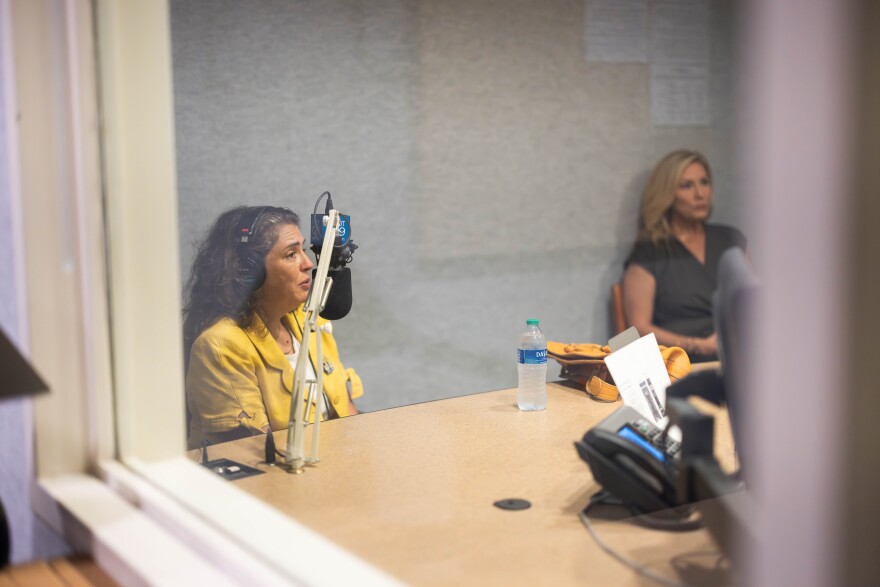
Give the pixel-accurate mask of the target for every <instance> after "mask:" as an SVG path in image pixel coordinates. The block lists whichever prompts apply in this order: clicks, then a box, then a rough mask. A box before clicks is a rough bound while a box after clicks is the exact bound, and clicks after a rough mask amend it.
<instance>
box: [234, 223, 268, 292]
mask: <svg viewBox="0 0 880 587" xmlns="http://www.w3.org/2000/svg"><path fill="white" fill-rule="evenodd" d="M267 208H268V206H254V207H252V208H247V209H246V210H245V211H244V212H243V213H242V215H241V220H240V221H239V223H238V230H237V231H236V232H237V234H236V238H237V239H238V260H239V277H241V281H242V282H243V283H244V284H245V285H247V286H248V287H250V288H251V289H253V290H257V289H260V288H261V287H262V286H263V282H264V281H266V262H265V260H264V259H263V256H262V255H260V253H258V252H257V251H255V250H254V249H253V248H252V247H251V244H252V242H253V238H254V229H255V228H256V226H257V221H258V220H259V219H260V216H262V215H263V212H265V211H266V209H267Z"/></svg>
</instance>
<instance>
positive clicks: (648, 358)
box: [605, 332, 670, 428]
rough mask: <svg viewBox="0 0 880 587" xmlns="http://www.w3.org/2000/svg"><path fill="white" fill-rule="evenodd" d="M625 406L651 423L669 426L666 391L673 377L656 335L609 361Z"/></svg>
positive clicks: (634, 344)
mask: <svg viewBox="0 0 880 587" xmlns="http://www.w3.org/2000/svg"><path fill="white" fill-rule="evenodd" d="M605 365H607V366H608V370H609V371H610V372H611V376H612V377H614V383H615V384H616V385H617V389H618V390H619V391H620V396H621V397H622V398H623V403H625V404H626V405H628V406H630V407H632V408H634V409H635V410H636V411H638V412H639V413H640V414H641V415H642V416H644V417H645V419H647V420H648V421H649V422H653V423H654V424H656V425H657V426H660V427H661V428H662V427H664V426H666V421H667V418H666V388H667V387H669V384H670V381H669V373H667V372H666V365H665V364H664V363H663V357H662V355H660V348H659V347H658V346H657V339H656V338H655V337H654V333H653V332H652V333H650V334H646V335H645V336H643V337H641V338H640V339H639V340H637V341H635V342H632V343H630V344H628V345H626V346H625V347H623V348H622V349H620V350H619V351H616V352H614V353H611V354H610V355H608V356H607V357H605Z"/></svg>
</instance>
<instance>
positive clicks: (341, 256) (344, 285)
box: [311, 192, 358, 320]
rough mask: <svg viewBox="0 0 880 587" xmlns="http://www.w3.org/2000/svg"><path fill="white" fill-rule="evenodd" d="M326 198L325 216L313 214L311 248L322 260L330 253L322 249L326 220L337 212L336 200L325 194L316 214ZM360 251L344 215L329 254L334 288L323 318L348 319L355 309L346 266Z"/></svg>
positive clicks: (319, 198)
mask: <svg viewBox="0 0 880 587" xmlns="http://www.w3.org/2000/svg"><path fill="white" fill-rule="evenodd" d="M325 196H326V197H327V205H326V208H325V210H324V214H315V213H313V214H312V222H311V225H312V226H311V243H312V247H311V248H312V252H313V253H315V258H316V259H320V257H321V255H322V254H328V252H327V251H322V250H321V249H322V248H323V245H324V231H325V230H326V227H325V226H324V218H325V217H326V216H328V215H329V214H330V210H332V209H333V199H332V197H331V196H330V192H324V193H323V194H321V195H320V196H319V197H318V201H317V202H315V210H314V211H317V209H318V204H320V203H321V200H322V199H323V198H324V197H325ZM314 211H313V212H314ZM357 248H358V246H357V245H356V244H354V241H352V240H351V217H350V216H345V215H343V214H340V215H339V234H337V235H336V239H335V240H334V242H333V250H332V251H329V255H330V268H329V271H328V272H327V276H328V277H330V278H332V279H333V287H331V288H330V295H329V296H328V298H327V303H326V304H325V305H324V309H323V310H321V313H320V315H321V318H324V319H326V320H339V319H340V318H345V317H346V316H347V315H348V313H349V311H350V310H351V303H352V296H351V269H349V268H348V267H346V266H345V265H346V264H347V263H350V262H351V258H352V255H354V252H355V250H356V249H357ZM317 271H318V270H317V269H315V270H314V271H312V279H314V277H315V274H316V273H317Z"/></svg>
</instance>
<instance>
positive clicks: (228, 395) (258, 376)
mask: <svg viewBox="0 0 880 587" xmlns="http://www.w3.org/2000/svg"><path fill="white" fill-rule="evenodd" d="M303 319H304V312H303V310H302V307H300V308H297V309H296V310H295V311H294V312H291V313H290V314H287V315H286V316H284V317H283V318H282V320H284V322H285V323H286V324H287V326H288V327H289V328H290V330H291V331H292V332H293V334H294V336H296V339H297V340H298V341H300V342H302V327H301V326H300V325H301V324H302V323H303ZM327 323H328V321H327V320H324V319H323V318H319V319H318V331H319V333H320V335H321V351H322V353H323V356H324V357H323V358H324V365H323V366H319V365H316V364H315V353H316V351H315V344H316V342H315V341H316V336H317V334H318V333H312V336H311V340H310V342H309V359H311V362H312V367H313V368H314V369H315V373H317V372H318V368H319V367H321V368H322V369H323V371H324V392H325V394H326V396H327V398H328V399H329V400H330V405H328V406H327V409H328V412H329V413H330V414H331V416H332V414H333V413H334V412H335V414H337V415H338V416H349V415H351V412H350V410H349V397H351V399H354V398H357V397H360V396H361V395H363V386H362V384H361V380H360V378H359V377H358V375H357V373H355V371H354V369H346V368H345V367H344V366H343V365H342V361H341V360H340V358H339V349H338V348H337V346H336V340H335V339H334V338H333V335H332V334H331V333H328V332H324V331H322V330H321V326H323V325H325V324H327ZM292 389H293V367H292V366H291V365H290V362H289V361H288V360H287V357H286V356H284V353H282V352H281V348H280V347H279V346H278V344H277V343H276V342H275V339H274V338H272V335H271V334H269V331H268V330H267V329H266V327H265V326H264V325H263V322H262V320H260V318H259V316H254V324H253V325H252V326H251V327H249V328H241V327H239V326H238V325H237V324H236V323H235V321H234V320H232V319H230V318H224V319H221V320H219V321H217V322H216V323H215V324H214V325H212V326H211V327H209V328H207V329H206V330H205V331H204V332H202V334H201V335H199V337H198V338H197V339H196V340H195V342H194V343H193V346H192V349H191V350H190V355H189V368H188V370H187V373H186V405H187V409H188V411H189V413H190V415H191V420H190V426H189V446H190V448H197V447H198V446H199V445H200V443H201V441H202V440H205V439H207V440H209V441H211V443H218V442H224V441H227V440H232V439H235V438H241V437H243V436H249V435H252V434H259V433H261V432H263V428H264V427H265V426H266V425H267V424H269V425H270V427H271V428H272V430H282V429H284V428H287V423H288V420H289V417H290V398H291V393H292ZM303 407H305V403H304V404H303ZM314 413H315V410H312V418H313V419H314Z"/></svg>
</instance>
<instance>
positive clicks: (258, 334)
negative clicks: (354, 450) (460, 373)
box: [184, 206, 363, 448]
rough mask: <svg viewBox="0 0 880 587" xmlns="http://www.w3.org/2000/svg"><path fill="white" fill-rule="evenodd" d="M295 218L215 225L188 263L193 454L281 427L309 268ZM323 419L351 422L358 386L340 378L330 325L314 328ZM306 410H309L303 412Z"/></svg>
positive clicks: (267, 216)
mask: <svg viewBox="0 0 880 587" xmlns="http://www.w3.org/2000/svg"><path fill="white" fill-rule="evenodd" d="M304 244H305V243H304V240H303V235H302V233H301V232H300V229H299V217H298V216H297V215H296V214H294V213H293V212H291V211H290V210H288V209H286V208H275V207H271V206H257V207H240V208H234V209H232V210H229V211H227V212H224V213H223V214H221V215H220V217H219V218H218V219H217V221H216V222H215V223H214V226H213V227H212V228H211V230H210V232H209V233H208V236H207V238H206V239H205V241H204V242H203V243H202V245H201V246H200V247H199V252H198V255H197V256H196V259H195V261H194V262H193V269H192V274H191V276H190V280H189V283H188V287H187V299H186V305H185V308H184V342H185V345H186V349H187V352H188V361H187V373H186V404H187V412H188V414H189V417H190V421H189V446H190V448H196V447H198V446H199V445H200V443H201V442H202V441H203V440H208V441H210V442H211V443H217V442H225V441H227V440H233V439H235V438H241V437H243V436H249V435H252V434H259V433H261V432H267V431H268V430H270V429H272V430H280V429H283V428H286V427H287V424H288V419H289V416H290V400H291V390H292V388H293V366H294V365H295V364H296V356H297V352H298V350H299V346H300V344H299V343H300V342H301V340H302V332H303V330H302V323H303V317H304V315H303V310H302V305H303V303H304V302H305V300H306V297H307V296H308V293H309V288H310V286H311V269H312V268H313V267H314V264H313V263H312V261H311V259H310V258H309V257H308V255H307V254H306V252H305V250H304ZM312 336H313V339H312V340H311V341H310V344H309V349H314V348H315V338H314V337H317V336H321V342H322V350H323V359H324V360H323V364H322V365H317V364H315V356H314V354H313V353H311V352H310V353H309V358H310V359H311V360H310V361H309V365H308V366H309V371H310V375H311V376H310V377H309V376H308V375H307V379H309V378H314V372H315V370H316V369H322V370H323V372H324V390H323V391H324V396H325V398H326V401H325V406H326V411H325V413H324V414H323V418H325V419H326V418H336V417H342V416H349V415H352V414H356V413H357V409H356V408H355V406H354V403H353V402H352V400H353V399H354V398H357V397H359V396H360V395H362V393H363V390H362V386H361V382H360V379H359V378H358V376H357V374H356V373H355V372H354V370H353V369H346V368H345V367H344V366H343V365H342V362H341V360H340V358H339V350H338V348H337V346H336V341H335V339H334V338H333V334H332V325H331V323H330V322H328V321H327V320H323V319H319V320H318V332H317V333H313V334H312ZM303 409H305V404H304V405H303Z"/></svg>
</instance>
